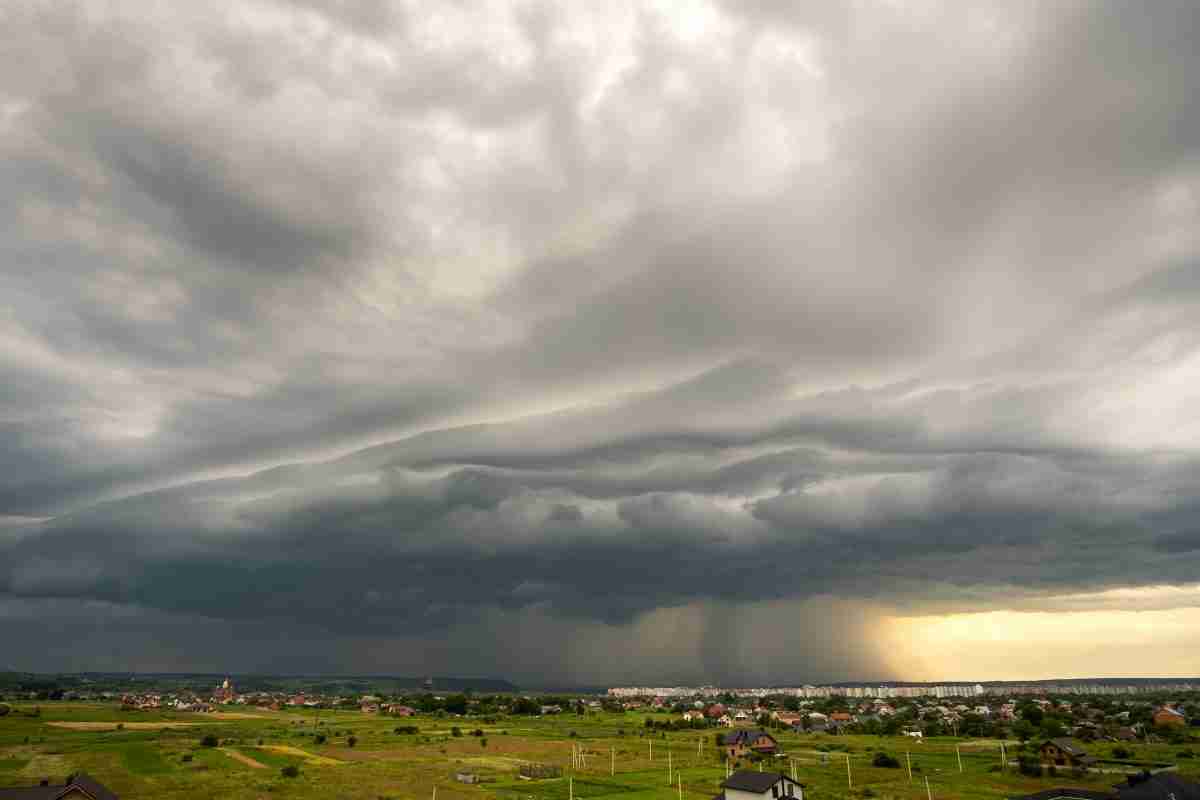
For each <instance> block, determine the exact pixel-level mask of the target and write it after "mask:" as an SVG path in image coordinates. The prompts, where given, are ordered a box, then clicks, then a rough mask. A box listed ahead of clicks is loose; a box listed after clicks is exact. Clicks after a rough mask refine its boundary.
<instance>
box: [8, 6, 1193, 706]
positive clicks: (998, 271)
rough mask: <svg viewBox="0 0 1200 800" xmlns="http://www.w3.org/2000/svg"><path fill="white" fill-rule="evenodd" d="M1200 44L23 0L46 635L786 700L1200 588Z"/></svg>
mask: <svg viewBox="0 0 1200 800" xmlns="http://www.w3.org/2000/svg"><path fill="white" fill-rule="evenodd" d="M1198 37H1200V9H1198V8H1197V7H1196V6H1195V4H1193V3H1189V2H1164V3H1156V4H1154V5H1153V6H1152V7H1136V8H1135V7H1130V6H1125V5H1122V4H1119V3H1105V2H1078V3H1066V4H1058V5H1055V6H1053V7H1047V6H1046V4H1038V3H1013V4H1006V5H1005V6H1004V7H997V5H996V4H994V3H974V2H967V3H962V2H954V3H939V2H924V1H922V2H912V3H882V2H881V3H870V2H868V3H845V4H839V3H834V4H827V5H823V6H822V8H821V9H820V10H816V9H806V8H800V7H797V6H796V5H795V4H791V3H773V2H769V1H767V0H763V1H761V2H752V3H741V2H739V3H720V2H709V3H704V2H697V3H696V4H694V5H689V6H685V7H682V8H681V7H679V6H678V5H677V4H668V3H656V2H645V3H612V4H594V3H539V2H518V3H484V4H480V5H478V6H472V7H471V8H469V9H468V8H467V7H465V6H463V5H461V4H457V3H433V4H431V3H401V2H394V3H356V2H334V1H333V0H329V1H328V2H323V1H322V0H305V1H304V2H299V1H297V2H285V0H253V1H252V2H239V3H223V2H213V3H206V4H203V5H202V7H201V6H197V7H195V8H191V7H189V8H179V7H168V6H156V5H149V6H139V7H138V8H137V9H136V10H135V9H132V8H127V7H124V6H122V5H121V4H109V3H100V2H97V3H83V4H71V5H63V4H56V3H49V2H46V3H41V2H33V3H24V4H18V5H17V6H16V7H13V8H9V9H6V10H3V11H0V52H3V53H4V54H5V59H4V61H5V63H6V64H8V65H9V68H6V69H5V70H4V72H3V74H0V211H2V212H3V213H0V265H2V266H0V628H2V629H3V630H4V631H5V632H6V638H7V639H8V641H9V642H10V643H15V646H14V647H13V653H15V654H17V655H14V656H13V662H14V664H17V662H18V661H20V660H21V659H22V658H24V659H25V660H24V661H21V663H20V664H18V666H22V667H24V668H28V669H66V668H78V669H84V668H89V667H91V666H93V665H95V666H104V667H111V668H114V669H116V668H121V669H131V668H147V669H149V668H157V669H167V668H170V669H190V668H201V667H203V668H211V669H227V668H228V669H235V670H251V669H275V670H282V671H301V670H311V671H359V672H363V671H370V672H380V673H385V672H408V671H418V672H420V673H425V672H428V673H437V674H450V673H475V674H480V673H482V672H493V673H503V674H505V675H508V676H511V677H513V678H515V679H517V680H518V681H525V682H543V683H550V684H555V683H557V684H564V683H571V682H584V683H586V682H597V683H600V682H607V681H629V682H641V681H651V680H655V679H656V678H661V679H663V680H666V679H668V678H671V679H677V680H680V681H683V680H688V681H705V680H709V681H730V682H741V681H746V682H750V681H758V682H775V683H783V682H803V681H815V680H828V679H836V678H843V679H854V678H859V677H862V678H886V677H905V676H904V675H903V674H901V673H902V672H903V670H904V669H905V668H906V666H905V664H906V663H915V662H905V661H904V659H903V658H901V659H899V660H897V658H896V657H895V655H894V647H893V646H892V645H890V644H888V643H889V642H892V638H889V637H893V636H894V630H895V624H896V623H894V620H896V619H898V618H904V619H905V620H910V621H911V620H912V619H921V618H930V619H933V618H935V617H940V616H945V615H955V614H971V613H992V612H1001V611H1003V612H1004V613H1011V614H1019V613H1022V612H1031V613H1038V614H1071V613H1101V612H1106V611H1109V612H1116V611H1119V610H1120V609H1121V608H1124V607H1125V603H1126V602H1127V601H1128V602H1129V603H1131V604H1133V605H1135V606H1136V605H1138V604H1139V603H1144V602H1147V601H1145V600H1144V598H1142V599H1139V597H1141V596H1140V595H1137V594H1136V592H1139V591H1147V590H1148V589H1147V587H1159V588H1158V589H1155V590H1154V591H1158V592H1159V594H1158V595H1155V597H1156V598H1158V599H1156V600H1155V601H1154V602H1153V603H1152V605H1153V606H1154V608H1155V609H1158V610H1164V609H1171V608H1193V607H1194V606H1195V597H1194V593H1193V592H1190V591H1188V590H1185V589H1180V588H1179V587H1187V586H1190V585H1192V584H1194V581H1195V575H1196V574H1197V568H1198V567H1200V533H1197V526H1196V523H1195V519H1196V512H1197V510H1198V509H1200V417H1198V416H1197V415H1196V411H1195V409H1196V408H1197V407H1198V402H1200V328H1197V326H1196V325H1195V319H1196V318H1197V315H1198V314H1200V267H1198V266H1197V265H1198V261H1197V256H1198V255H1200V234H1198V233H1197V232H1198V231H1200V224H1198V223H1200V160H1198V157H1200V136H1198V135H1197V131H1200V106H1198V105H1197V102H1196V97H1197V96H1200V95H1198V93H1197V91H1196V89H1197V86H1196V78H1195V77H1194V76H1196V75H1200V54H1198V53H1197V52H1196V48H1195V47H1194V43H1195V41H1196V40H1197V38H1198ZM1162 587H1166V588H1162ZM1172 587H1175V588H1174V589H1172ZM1113 592H1117V594H1113ZM1121 592H1134V593H1135V594H1133V595H1123V594H1121ZM1122 598H1124V599H1122ZM47 620H53V621H54V624H53V625H47V624H46V621H47ZM911 624H915V623H911V622H905V623H903V626H908V625H911ZM889 626H891V627H889ZM903 626H902V627H903ZM917 629H919V626H918V628H917ZM950 629H951V628H947V627H943V628H941V629H939V630H942V631H945V630H950ZM904 630H906V631H907V630H909V628H908V627H904ZM50 631H55V632H56V633H55V635H54V636H53V637H51V636H50V633H49V632H50ZM889 631H892V632H891V633H889ZM80 642H85V643H88V644H89V647H85V648H82V650H83V651H85V652H89V653H92V654H94V660H93V661H92V662H89V663H87V664H84V663H82V662H79V661H78V660H77V658H78V653H79V652H80V651H81V648H80V647H78V646H77V645H78V643H80ZM68 644H69V645H70V646H67V645H68ZM910 644H911V643H910ZM21 653H25V654H26V655H24V656H22V655H20V654H21ZM613 653H621V658H620V659H613V658H612V654H613ZM1068 657H1069V653H1068V654H1065V655H1063V658H1068ZM961 668H963V667H962V663H952V662H947V663H944V664H937V663H935V664H924V665H923V666H922V667H921V669H922V670H924V671H925V673H927V674H929V675H935V674H936V675H958V674H959V671H960V669H961ZM1033 668H1034V667H1031V669H1033ZM962 677H970V676H965V675H964V676H962ZM1030 677H1038V676H1030Z"/></svg>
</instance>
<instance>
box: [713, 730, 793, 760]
mask: <svg viewBox="0 0 1200 800" xmlns="http://www.w3.org/2000/svg"><path fill="white" fill-rule="evenodd" d="M721 746H722V747H724V748H725V752H726V753H728V754H729V757H730V758H739V757H740V756H744V755H746V754H747V753H751V752H754V753H759V754H762V755H770V754H772V753H774V752H775V751H776V750H777V749H778V748H779V742H777V741H775V737H774V736H772V735H771V734H769V733H767V732H766V731H759V730H742V731H734V732H733V733H727V734H725V736H724V737H723V738H722V739H721Z"/></svg>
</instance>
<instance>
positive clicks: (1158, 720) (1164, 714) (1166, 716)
mask: <svg viewBox="0 0 1200 800" xmlns="http://www.w3.org/2000/svg"><path fill="white" fill-rule="evenodd" d="M1154 724H1155V726H1156V727H1162V728H1175V727H1181V726H1183V725H1186V724H1187V717H1185V716H1184V715H1183V712H1182V711H1179V710H1177V709H1174V708H1171V707H1170V706H1163V707H1162V708H1160V709H1158V710H1157V711H1155V712H1154Z"/></svg>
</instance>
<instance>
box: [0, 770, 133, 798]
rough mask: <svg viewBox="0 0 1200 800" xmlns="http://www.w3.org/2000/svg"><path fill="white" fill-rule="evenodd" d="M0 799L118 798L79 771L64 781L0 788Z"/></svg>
mask: <svg viewBox="0 0 1200 800" xmlns="http://www.w3.org/2000/svg"><path fill="white" fill-rule="evenodd" d="M0 800H119V798H118V797H117V795H116V794H114V793H113V792H112V790H111V789H109V788H107V787H105V786H103V785H101V784H100V783H98V782H97V781H96V780H95V779H93V778H91V777H90V776H88V775H85V774H84V773H82V772H80V773H78V774H76V775H70V776H68V777H67V781H66V783H61V784H51V783H50V782H49V781H45V782H43V783H42V785H41V786H22V787H13V788H4V789H0Z"/></svg>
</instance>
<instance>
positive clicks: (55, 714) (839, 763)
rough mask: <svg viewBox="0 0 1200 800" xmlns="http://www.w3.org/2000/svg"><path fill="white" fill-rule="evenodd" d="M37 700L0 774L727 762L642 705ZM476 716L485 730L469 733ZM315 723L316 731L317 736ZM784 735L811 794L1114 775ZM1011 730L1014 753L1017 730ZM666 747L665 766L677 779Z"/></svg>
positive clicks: (354, 780) (204, 791)
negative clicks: (531, 711)
mask: <svg viewBox="0 0 1200 800" xmlns="http://www.w3.org/2000/svg"><path fill="white" fill-rule="evenodd" d="M32 708H33V707H32V706H17V707H16V708H15V709H14V713H12V714H10V715H9V716H7V717H3V718H0V786H8V785H14V786H19V785H33V784H36V783H37V782H38V780H39V779H41V778H44V777H50V778H53V779H56V780H61V779H62V778H63V777H64V776H65V775H66V774H67V773H69V772H73V771H76V770H86V771H87V772H89V773H91V774H93V775H94V776H95V777H97V778H98V779H99V780H101V781H102V782H104V783H105V784H107V785H108V786H110V787H111V788H112V789H113V790H115V791H116V792H117V793H118V794H119V795H120V797H121V798H123V800H151V799H152V798H153V800H160V798H179V800H183V798H188V800H193V798H197V797H221V798H231V799H232V800H257V799H258V798H268V797H269V798H329V797H338V798H348V799H349V798H361V800H379V799H380V798H389V800H401V798H430V797H431V796H432V793H433V789H434V787H435V786H436V787H437V793H438V798H439V800H560V799H561V800H566V798H568V796H569V794H570V791H571V785H570V783H573V788H574V794H575V797H577V798H580V800H678V797H679V782H682V793H683V797H684V798H685V800H710V798H711V797H712V796H713V795H714V794H716V793H717V792H718V790H719V789H718V785H719V784H720V782H721V780H722V779H723V777H724V769H723V766H722V764H721V762H720V761H719V760H718V757H717V755H716V753H715V752H714V748H713V733H714V732H715V731H711V730H710V731H687V732H683V731H681V732H673V733H669V734H667V735H666V736H665V737H664V736H663V735H662V734H661V733H654V734H651V733H649V732H647V731H646V730H645V728H644V717H643V716H642V715H639V714H625V715H617V714H589V715H588V716H586V717H575V716H570V715H563V716H554V717H542V718H525V717H507V718H500V720H499V721H498V722H496V723H494V724H483V723H482V722H480V721H479V720H475V719H462V720H447V719H433V718H416V719H405V720H397V719H394V718H387V717H379V716H375V715H367V714H362V713H360V712H357V711H344V712H333V711H322V712H320V714H319V715H318V714H317V713H315V712H312V711H304V712H293V711H289V712H275V713H271V712H263V713H261V714H259V713H254V714H240V713H230V714H224V715H213V714H206V715H200V714H186V713H175V712H166V711H164V712H140V713H129V712H121V711H119V710H117V709H116V708H115V707H113V706H111V705H98V704H80V703H54V702H47V703H41V704H40V715H39V716H30V715H29V712H31V711H32ZM660 719H661V717H660ZM118 724H120V725H121V726H122V727H120V728H118V727H117V726H118ZM409 724H415V725H417V726H419V727H420V732H419V733H417V734H396V733H395V732H394V729H395V727H396V726H397V725H409ZM453 725H458V726H459V727H460V728H461V729H462V732H463V735H462V736H461V737H454V736H452V735H451V728H452V726H453ZM477 728H478V729H480V730H481V731H482V733H483V736H482V737H476V736H472V735H470V733H471V732H472V731H474V730H475V729H477ZM209 734H212V735H215V736H216V737H218V739H219V742H220V747H219V748H212V747H204V746H202V745H201V739H202V738H203V737H204V736H205V735H209ZM316 734H323V735H324V736H325V737H326V738H325V741H324V742H323V743H321V744H317V740H316V736H315V735H316ZM350 736H354V737H355V739H356V746H354V747H350V746H349V744H348V737H350ZM778 738H779V741H780V745H781V747H782V749H783V750H784V751H786V752H787V754H788V756H787V757H786V758H779V759H775V761H774V763H775V765H776V766H775V768H776V769H777V770H778V771H783V772H788V771H790V770H791V769H792V766H793V764H794V766H795V769H796V772H797V777H798V779H799V780H800V781H801V782H802V783H804V784H806V786H807V787H808V788H807V796H808V797H809V798H812V799H813V800H827V799H828V800H835V799H840V798H861V797H877V798H894V800H925V798H926V786H925V781H926V779H928V781H929V791H930V793H931V794H932V795H933V797H934V798H935V799H936V798H962V799H963V800H997V799H998V798H1006V797H1010V796H1013V795H1017V794H1021V793H1025V792H1032V791H1036V790H1038V789H1045V788H1048V787H1050V786H1057V785H1073V786H1090V787H1106V786H1110V785H1112V784H1113V783H1115V782H1117V781H1118V780H1119V779H1120V776H1118V775H1088V776H1087V777H1084V778H1075V777H1072V776H1070V775H1066V774H1062V775H1059V776H1057V777H1052V776H1045V777H1042V778H1037V777H1028V776H1023V775H1019V774H1017V773H1016V771H1015V769H1011V768H1010V769H1008V770H1006V771H1003V772H1002V771H1000V756H999V743H998V742H996V741H985V740H967V739H964V740H958V739H952V738H944V739H933V740H929V741H926V742H924V743H915V742H912V741H911V740H909V739H906V738H904V737H878V736H839V737H830V736H824V735H814V736H800V735H796V734H790V733H787V734H780V735H779V736H778ZM651 740H652V741H653V760H651V757H650V750H651V744H650V742H651ZM956 746H958V747H959V749H960V751H961V756H962V771H961V772H960V771H959V761H958V754H957V753H956ZM1007 746H1008V747H1009V749H1010V753H1009V754H1010V757H1015V752H1016V750H1015V748H1016V742H1009V743H1008V745H1007ZM576 747H579V748H581V749H582V750H583V751H584V753H585V754H586V766H584V767H583V768H581V769H576V770H574V771H572V770H570V769H568V767H569V765H570V763H571V753H572V750H573V748H576ZM1085 747H1086V748H1087V750H1088V751H1089V752H1090V753H1092V754H1093V755H1096V756H1099V757H1101V758H1107V757H1111V755H1112V752H1111V751H1112V747H1113V745H1111V744H1108V743H1093V744H1090V745H1085ZM698 748H701V749H699V750H698ZM1133 749H1134V751H1135V755H1136V758H1138V759H1139V760H1143V761H1169V762H1176V763H1178V764H1179V765H1180V772H1181V773H1182V774H1184V775H1188V776H1191V777H1194V778H1200V747H1197V746H1192V747H1190V748H1189V747H1180V746H1172V745H1166V744H1154V745H1145V744H1137V745H1134V746H1133ZM881 750H882V751H884V752H887V753H889V754H891V755H893V756H896V757H897V758H898V759H899V760H900V762H901V764H902V765H904V764H905V763H906V759H907V757H909V756H907V755H906V754H910V756H911V759H912V765H913V770H914V772H913V776H912V780H911V781H910V779H909V776H908V771H907V769H906V768H905V767H904V766H902V767H901V768H900V769H886V768H880V767H874V766H872V765H871V761H872V758H873V757H874V754H875V753H876V752H878V751H881ZM1190 750H1196V751H1197V752H1196V756H1197V757H1196V758H1194V759H1191V758H1179V756H1178V754H1179V753H1180V751H1184V752H1188V751H1190ZM668 754H669V755H668ZM668 758H669V759H670V761H669V764H670V767H671V770H672V773H671V774H672V776H673V778H674V780H672V782H671V784H670V785H668V777H667V776H668V772H667V771H668ZM530 762H534V763H544V764H555V765H558V766H560V767H562V768H564V777H563V778H559V779H546V780H533V781H527V780H522V779H521V778H519V776H518V774H517V771H518V769H519V768H520V766H521V765H522V764H526V763H530ZM847 762H849V770H850V779H849V780H848V779H847ZM1193 765H1195V766H1193ZM288 766H294V767H297V768H298V769H299V771H300V774H299V776H298V777H294V778H288V777H284V776H283V775H282V774H281V769H282V768H284V767H288ZM767 768H770V767H767ZM460 770H461V771H470V772H475V773H477V774H479V775H481V776H484V777H485V778H487V779H488V782H486V783H482V784H479V785H465V784H461V783H458V782H456V781H455V779H454V775H455V773H456V772H458V771H460ZM568 774H570V775H571V776H572V779H571V780H570V782H569V779H568V778H567V777H566V775H568ZM851 782H852V786H851V785H850V783H851Z"/></svg>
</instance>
